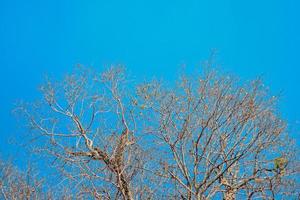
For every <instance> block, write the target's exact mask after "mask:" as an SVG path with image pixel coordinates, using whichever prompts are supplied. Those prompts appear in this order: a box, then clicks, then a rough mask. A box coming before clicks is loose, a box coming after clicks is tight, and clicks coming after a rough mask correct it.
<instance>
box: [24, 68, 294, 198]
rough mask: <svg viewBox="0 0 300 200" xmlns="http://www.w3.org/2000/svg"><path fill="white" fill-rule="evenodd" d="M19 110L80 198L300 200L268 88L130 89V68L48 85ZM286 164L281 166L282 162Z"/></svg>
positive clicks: (191, 80)
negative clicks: (294, 198)
mask: <svg viewBox="0 0 300 200" xmlns="http://www.w3.org/2000/svg"><path fill="white" fill-rule="evenodd" d="M41 92H42V94H43V100H41V101H39V102H38V103H35V104H31V105H21V106H19V109H18V110H20V111H21V113H22V114H23V115H24V116H25V118H26V119H27V122H28V124H29V126H30V128H31V129H32V134H33V136H34V137H35V139H36V140H37V141H36V142H35V143H34V144H35V145H34V146H35V147H37V146H39V147H40V148H38V150H39V152H43V153H44V155H49V156H50V157H51V158H54V160H53V161H52V162H51V163H52V165H53V166H55V167H56V168H57V169H58V171H59V172H60V173H61V175H62V180H63V181H64V184H68V185H70V186H71V185H72V186H74V187H71V188H72V189H73V190H72V191H71V193H72V194H76V195H77V198H88V197H91V198H95V199H126V200H131V199H219V198H223V199H227V200H230V199H246V198H247V199H253V198H263V199H269V198H270V199H274V198H277V197H278V198H281V197H282V198H283V197H284V196H293V195H297V192H299V191H297V186H296V185H295V184H296V180H297V177H296V176H297V174H298V172H299V165H298V164H299V163H298V161H297V159H296V156H297V153H296V151H295V149H294V146H293V145H292V142H291V140H290V139H289V137H288V136H287V135H288V134H287V129H286V123H285V122H284V121H283V120H282V119H281V118H280V117H279V115H278V114H277V110H276V101H277V98H275V97H270V96H269V91H268V90H267V89H266V88H265V87H264V86H263V84H262V83H261V81H260V80H259V79H258V80H255V81H252V82H251V83H248V84H245V85H243V84H240V83H239V82H238V81H237V79H235V78H233V77H231V76H226V75H225V76H223V75H220V74H218V73H216V72H215V71H214V70H204V72H202V73H200V74H199V75H198V76H193V77H189V76H183V75H182V76H181V77H180V79H179V81H178V82H177V83H176V84H175V86H167V85H166V84H164V83H161V82H158V81H150V82H146V83H143V84H138V85H130V81H129V79H127V78H126V76H125V72H124V68H122V67H112V68H109V69H108V70H106V71H105V72H103V73H101V74H98V73H95V72H92V71H91V70H88V69H82V68H81V67H80V69H79V70H77V71H75V72H74V73H73V74H71V75H68V76H66V78H65V79H64V81H62V82H60V83H59V82H58V83H54V82H51V81H49V80H48V81H46V83H45V84H44V85H43V86H42V87H41ZM279 158H280V159H279ZM283 171H284V173H282V172H283Z"/></svg>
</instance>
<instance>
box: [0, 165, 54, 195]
mask: <svg viewBox="0 0 300 200" xmlns="http://www.w3.org/2000/svg"><path fill="white" fill-rule="evenodd" d="M36 176H37V174H35V173H33V169H32V168H30V167H29V168H28V170H27V171H26V172H25V173H24V172H21V171H20V170H18V169H16V168H15V167H14V166H13V165H12V163H10V162H4V161H3V160H0V198H1V199H4V200H17V199H24V200H25V199H26V200H27V199H33V200H36V199H40V198H41V197H44V198H46V197H47V195H48V194H46V193H45V192H44V191H43V187H44V182H43V180H39V179H38V178H37V177H36Z"/></svg>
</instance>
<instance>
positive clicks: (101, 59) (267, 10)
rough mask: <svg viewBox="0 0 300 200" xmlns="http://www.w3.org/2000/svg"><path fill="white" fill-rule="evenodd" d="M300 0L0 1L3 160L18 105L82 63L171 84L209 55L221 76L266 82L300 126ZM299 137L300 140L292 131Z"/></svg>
mask: <svg viewBox="0 0 300 200" xmlns="http://www.w3.org/2000/svg"><path fill="white" fill-rule="evenodd" d="M299 10H300V1H299V0H251V1H241V0H227V1H225V0H223V1H216V0H206V1H203V0H181V1H179V0H172V1H171V0H169V1H163V0H151V1H143V0H136V1H133V0H126V1H121V0H119V1H116V0H106V1H104V0H81V1H79V0H49V1H48V0H43V1H41V0H27V1H24V0H0V69H1V71H0V92H1V93H0V97H1V98H0V111H1V112H0V137H1V138H0V154H2V156H4V157H6V156H7V155H13V154H15V153H16V149H17V148H15V146H14V145H10V144H9V142H8V141H9V140H10V139H11V138H15V137H17V138H18V137H19V136H20V135H21V134H22V132H25V131H26V130H21V129H20V128H17V127H18V126H19V125H18V122H17V121H16V119H15V118H14V116H13V115H12V113H11V111H12V109H13V108H14V103H15V102H16V101H18V100H24V101H28V102H30V101H33V100H35V99H37V98H38V90H37V88H38V86H39V84H41V83H42V82H43V77H44V75H45V74H50V75H51V76H52V77H57V79H60V77H62V76H63V75H64V74H65V73H67V72H70V71H71V70H72V68H73V67H74V65H75V64H77V63H81V64H83V65H87V66H93V67H95V68H103V66H108V65H111V64H117V63H120V64H124V65H126V66H127V68H128V70H129V72H130V74H131V75H132V76H133V77H138V78H143V77H148V78H149V77H153V76H156V77H162V78H164V79H167V80H172V79H173V78H174V74H176V73H177V72H178V70H179V67H180V66H181V65H182V64H186V65H187V66H188V67H193V66H197V65H199V64H200V63H201V62H202V61H204V60H205V59H207V58H208V56H209V54H210V51H211V49H214V48H216V49H217V50H218V56H217V62H218V64H220V65H221V69H222V70H223V71H225V72H229V73H233V74H234V75H237V76H240V77H241V78H242V79H244V80H247V79H253V78H255V77H256V76H258V75H262V76H263V77H264V80H265V82H266V83H267V85H268V86H270V88H271V90H272V92H274V94H278V93H279V92H281V91H282V98H281V102H282V103H281V104H280V112H281V113H282V115H283V116H284V118H286V119H287V120H288V122H289V124H290V125H291V127H296V126H298V125H297V123H298V122H297V121H299V120H300V106H299V102H300V89H299V85H300V81H299V77H298V76H299V74H300V53H299V47H300V23H299V20H300V12H299ZM291 134H292V136H293V137H295V138H298V144H299V136H297V135H299V131H292V132H291Z"/></svg>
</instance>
